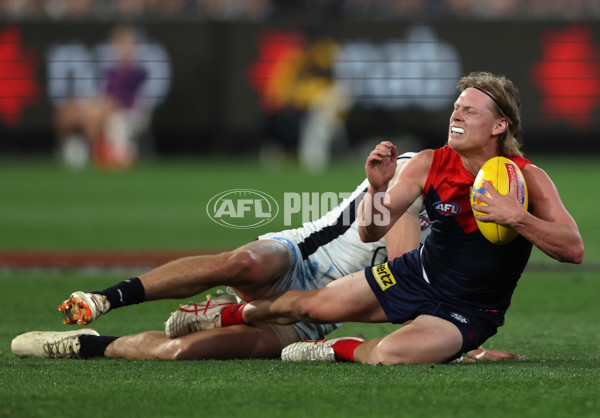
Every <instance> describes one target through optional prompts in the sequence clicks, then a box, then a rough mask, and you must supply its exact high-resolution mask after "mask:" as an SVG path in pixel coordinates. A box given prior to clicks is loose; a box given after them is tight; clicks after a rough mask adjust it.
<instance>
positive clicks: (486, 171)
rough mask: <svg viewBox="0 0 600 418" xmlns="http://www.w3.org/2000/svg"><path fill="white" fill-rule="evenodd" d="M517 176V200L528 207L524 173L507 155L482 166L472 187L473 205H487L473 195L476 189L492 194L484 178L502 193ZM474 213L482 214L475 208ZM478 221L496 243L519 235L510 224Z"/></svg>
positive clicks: (484, 231)
mask: <svg viewBox="0 0 600 418" xmlns="http://www.w3.org/2000/svg"><path fill="white" fill-rule="evenodd" d="M515 178H516V180H517V200H518V201H519V203H520V204H521V205H522V206H523V208H525V209H527V204H528V201H527V185H526V184H525V179H524V178H523V173H521V170H520V169H519V167H518V166H517V165H516V164H515V163H514V162H512V161H511V160H509V159H508V158H505V157H494V158H492V159H490V160H488V161H487V162H486V163H485V164H484V165H483V167H481V170H479V173H477V177H476V178H475V182H474V183H473V188H472V189H471V205H475V204H476V205H481V206H487V205H486V204H485V203H483V202H482V201H481V200H479V199H475V198H474V197H473V192H474V191H476V192H479V193H481V194H483V195H486V196H487V197H490V196H491V195H490V193H489V192H488V191H487V190H486V189H485V187H484V186H483V184H482V183H483V180H487V181H488V182H489V183H490V184H491V185H492V186H493V187H494V188H495V189H496V190H497V191H498V192H499V193H500V194H507V193H508V189H509V186H510V182H511V181H512V180H513V179H515ZM473 213H475V214H476V215H481V214H482V213H481V212H478V211H476V210H475V209H473ZM476 222H477V226H478V228H479V230H480V231H481V233H482V234H483V236H484V237H485V238H487V240H488V241H490V242H493V243H494V244H499V245H504V244H508V243H509V242H511V241H512V240H513V239H515V237H516V236H517V235H519V234H518V232H517V231H515V230H514V229H513V228H511V227H510V226H504V225H498V224H496V223H493V222H482V221H479V220H477V219H476Z"/></svg>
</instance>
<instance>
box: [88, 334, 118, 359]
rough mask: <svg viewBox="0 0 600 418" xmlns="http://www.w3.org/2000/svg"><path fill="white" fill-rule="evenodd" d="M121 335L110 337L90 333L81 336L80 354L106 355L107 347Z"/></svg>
mask: <svg viewBox="0 0 600 418" xmlns="http://www.w3.org/2000/svg"><path fill="white" fill-rule="evenodd" d="M117 338H119V337H108V336H105V335H88V334H83V335H80V336H79V344H80V346H79V355H80V356H81V357H86V358H89V357H104V351H105V350H106V347H108V345H109V344H110V343H112V342H113V341H114V340H116V339H117Z"/></svg>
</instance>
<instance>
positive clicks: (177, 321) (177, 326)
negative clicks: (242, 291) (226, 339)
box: [165, 290, 237, 338]
mask: <svg viewBox="0 0 600 418" xmlns="http://www.w3.org/2000/svg"><path fill="white" fill-rule="evenodd" d="M236 303H237V299H236V298H235V296H233V295H229V294H227V293H224V292H223V291H220V290H219V291H217V292H216V293H213V294H209V295H206V302H202V303H194V302H189V303H187V304H185V305H181V306H179V309H177V310H176V311H175V312H173V313H172V314H171V317H170V318H169V319H168V320H167V322H165V334H167V337H169V338H177V337H182V336H184V335H188V334H192V333H194V332H198V331H202V330H204V329H212V328H221V311H222V310H223V308H225V307H226V306H231V305H233V304H236Z"/></svg>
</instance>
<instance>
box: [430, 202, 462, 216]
mask: <svg viewBox="0 0 600 418" xmlns="http://www.w3.org/2000/svg"><path fill="white" fill-rule="evenodd" d="M433 208H434V209H435V210H436V211H437V212H438V213H439V214H440V215H442V216H456V215H458V214H459V213H460V205H459V204H458V203H456V202H442V201H440V202H435V203H434V204H433Z"/></svg>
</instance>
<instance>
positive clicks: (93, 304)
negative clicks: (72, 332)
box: [58, 291, 110, 325]
mask: <svg viewBox="0 0 600 418" xmlns="http://www.w3.org/2000/svg"><path fill="white" fill-rule="evenodd" d="M109 309H110V302H109V301H108V300H107V299H106V296H103V295H98V294H96V293H84V292H81V291H77V292H73V293H72V294H71V296H70V297H69V299H67V300H65V301H63V303H61V304H60V305H59V306H58V310H59V311H61V312H62V313H63V314H64V315H65V317H64V319H63V324H79V325H87V324H89V323H90V322H92V321H93V320H94V319H97V318H98V317H99V316H100V315H102V314H104V313H106V312H107V311H108V310H109Z"/></svg>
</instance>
